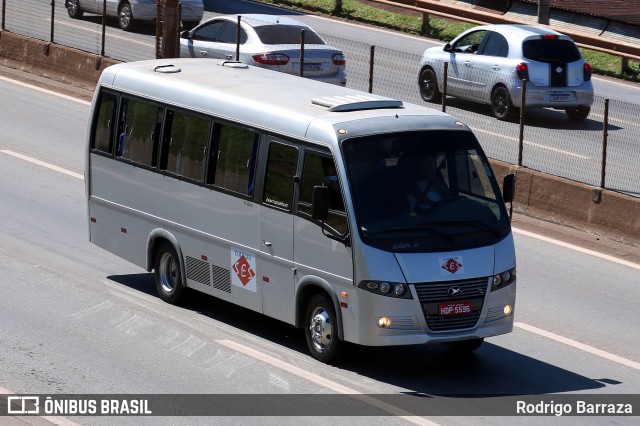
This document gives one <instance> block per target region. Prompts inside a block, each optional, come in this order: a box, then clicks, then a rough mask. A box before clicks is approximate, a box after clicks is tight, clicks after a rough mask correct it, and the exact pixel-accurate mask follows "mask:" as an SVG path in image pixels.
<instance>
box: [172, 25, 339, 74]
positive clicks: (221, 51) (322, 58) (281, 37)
mask: <svg viewBox="0 0 640 426" xmlns="http://www.w3.org/2000/svg"><path fill="white" fill-rule="evenodd" d="M238 17H240V48H239V58H238V59H239V61H240V62H243V63H245V64H249V65H255V66H258V67H262V68H269V69H272V70H275V71H280V72H284V73H287V74H294V75H300V56H301V55H300V51H301V48H300V47H301V34H302V33H301V30H304V64H303V65H302V66H303V76H304V77H307V78H311V79H314V80H320V81H324V82H327V83H333V84H338V85H341V86H344V85H346V83H347V77H346V72H345V68H346V65H345V63H346V62H345V55H344V53H342V51H340V50H339V49H337V48H335V47H333V46H330V45H328V44H326V43H325V41H324V40H323V39H322V38H321V37H320V36H319V35H318V34H317V33H316V32H315V31H314V30H313V29H312V28H310V27H309V26H307V25H306V24H304V23H302V22H300V21H297V20H295V19H291V18H288V17H282V16H276V15H262V14H246V15H223V16H217V17H215V18H212V19H210V20H208V21H206V22H203V23H202V24H200V25H199V26H197V27H196V28H194V29H192V30H191V31H184V32H183V33H182V35H181V38H180V57H187V58H214V59H228V60H235V59H236V50H237V42H236V39H237V32H238V31H237V27H238Z"/></svg>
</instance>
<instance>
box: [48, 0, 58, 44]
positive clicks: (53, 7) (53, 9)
mask: <svg viewBox="0 0 640 426" xmlns="http://www.w3.org/2000/svg"><path fill="white" fill-rule="evenodd" d="M55 17H56V0H51V37H50V40H49V41H50V42H51V43H53V29H54V28H55V22H54V20H55Z"/></svg>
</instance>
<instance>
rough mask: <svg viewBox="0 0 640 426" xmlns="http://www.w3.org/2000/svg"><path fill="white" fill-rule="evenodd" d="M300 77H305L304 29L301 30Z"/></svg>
mask: <svg viewBox="0 0 640 426" xmlns="http://www.w3.org/2000/svg"><path fill="white" fill-rule="evenodd" d="M300 77H304V30H300Z"/></svg>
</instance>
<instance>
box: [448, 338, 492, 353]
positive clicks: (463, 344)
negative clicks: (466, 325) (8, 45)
mask: <svg viewBox="0 0 640 426" xmlns="http://www.w3.org/2000/svg"><path fill="white" fill-rule="evenodd" d="M482 342H484V339H471V340H460V341H458V342H449V343H447V347H448V348H449V350H450V351H451V352H454V353H456V354H465V353H470V352H473V351H475V350H477V349H479V348H480V346H482Z"/></svg>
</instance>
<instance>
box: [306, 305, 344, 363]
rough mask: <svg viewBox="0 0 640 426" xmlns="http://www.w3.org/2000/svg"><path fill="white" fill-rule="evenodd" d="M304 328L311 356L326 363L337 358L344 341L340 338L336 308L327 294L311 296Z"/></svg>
mask: <svg viewBox="0 0 640 426" xmlns="http://www.w3.org/2000/svg"><path fill="white" fill-rule="evenodd" d="M304 329H305V337H306V338H307V346H308V347H309V351H310V352H311V356H313V357H314V358H315V359H317V360H318V361H322V362H325V363H329V362H332V361H334V360H335V359H336V358H337V356H338V354H339V352H340V349H341V346H342V345H343V343H342V342H341V341H340V339H338V322H337V320H336V311H335V308H334V306H333V303H331V300H330V299H329V298H328V297H327V296H325V295H322V294H317V295H315V296H313V297H312V298H311V301H310V302H309V304H308V305H307V310H306V315H305V324H304Z"/></svg>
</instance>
